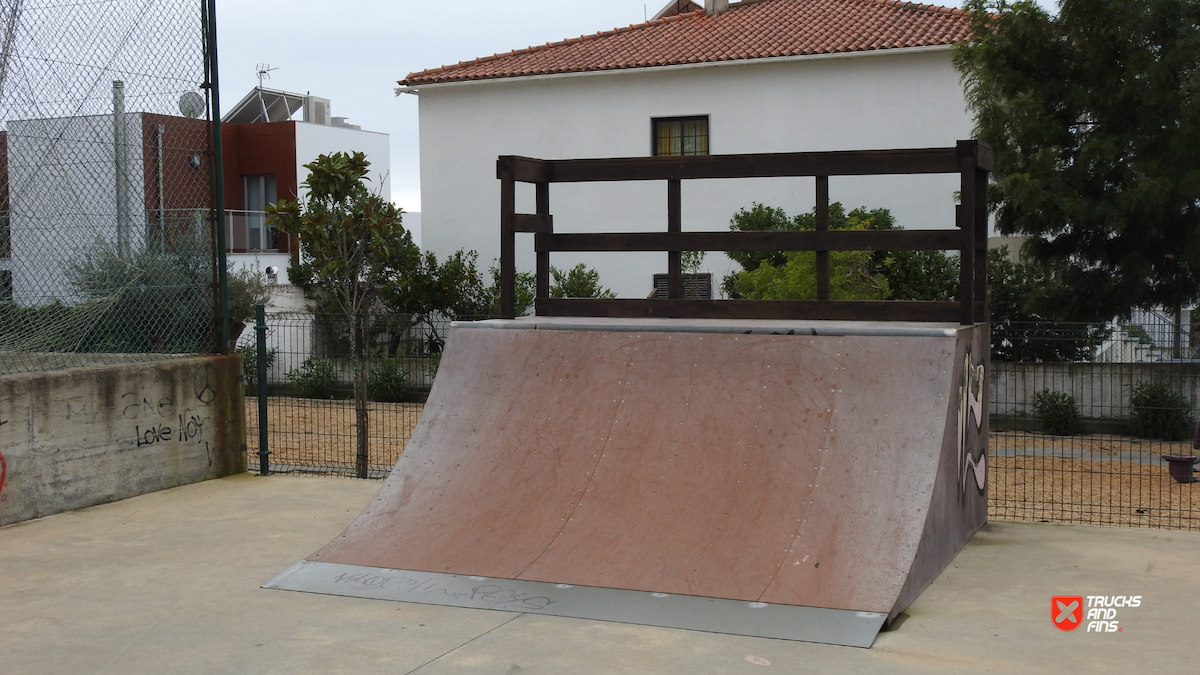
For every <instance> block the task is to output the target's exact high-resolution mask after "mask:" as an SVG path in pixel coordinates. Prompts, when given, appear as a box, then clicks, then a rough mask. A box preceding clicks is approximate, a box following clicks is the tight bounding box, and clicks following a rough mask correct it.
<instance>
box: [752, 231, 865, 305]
mask: <svg viewBox="0 0 1200 675" xmlns="http://www.w3.org/2000/svg"><path fill="white" fill-rule="evenodd" d="M851 229H858V230H861V229H863V227H862V225H861V224H860V225H859V226H857V227H854V228H851ZM783 256H784V260H785V262H784V264H783V265H781V266H776V265H775V264H774V263H772V262H770V261H765V262H763V263H762V264H760V265H759V266H758V267H757V268H756V269H753V270H749V271H743V272H741V273H739V274H738V275H737V279H736V281H735V282H734V290H736V291H737V293H738V295H739V296H740V297H743V298H749V299H752V300H767V299H770V300H812V299H815V298H816V297H817V254H816V252H814V251H788V252H786V253H784V254H783ZM887 295H888V284H887V279H885V278H884V277H883V275H881V274H876V273H875V271H874V269H873V267H872V264H871V252H870V251H832V252H830V254H829V297H830V299H832V300H882V299H884V298H886V297H887Z"/></svg>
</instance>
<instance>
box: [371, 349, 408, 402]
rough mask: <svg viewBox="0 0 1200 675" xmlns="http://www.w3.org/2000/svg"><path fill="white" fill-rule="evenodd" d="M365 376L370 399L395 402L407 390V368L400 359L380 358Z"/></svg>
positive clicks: (402, 397) (400, 398)
mask: <svg viewBox="0 0 1200 675" xmlns="http://www.w3.org/2000/svg"><path fill="white" fill-rule="evenodd" d="M378 363H379V365H377V366H376V367H374V368H372V369H371V372H370V373H369V374H368V376H367V391H368V392H370V396H371V400H372V401H388V402H390V403H397V402H399V401H402V400H404V395H405V394H406V393H407V392H408V369H407V368H405V367H404V365H403V362H402V361H401V359H382V360H380V361H379V362H378Z"/></svg>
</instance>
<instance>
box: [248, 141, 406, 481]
mask: <svg viewBox="0 0 1200 675" xmlns="http://www.w3.org/2000/svg"><path fill="white" fill-rule="evenodd" d="M369 166H370V162H368V161H367V158H366V155H364V154H363V153H361V152H355V153H352V154H347V153H344V152H337V153H334V154H332V155H321V156H319V157H317V159H316V160H314V161H313V162H311V163H309V164H305V165H304V168H306V169H308V170H309V172H310V173H309V176H308V178H307V179H305V181H304V185H305V186H306V187H307V188H308V198H307V200H306V203H305V205H304V206H303V207H302V206H301V205H300V203H299V202H298V201H287V200H280V201H279V202H278V203H275V204H268V205H267V206H266V209H265V210H266V212H267V214H268V222H269V223H270V222H274V223H276V224H277V226H278V228H279V229H280V230H281V231H283V232H286V233H289V234H294V235H297V236H298V237H299V239H300V254H301V256H302V257H303V258H304V259H305V260H306V261H307V264H308V270H309V273H310V274H311V275H312V279H313V280H314V282H315V283H316V284H317V285H318V286H319V287H320V288H321V289H322V290H324V291H325V292H326V293H328V296H329V299H330V300H331V302H332V304H333V305H334V306H335V307H337V309H339V310H340V311H341V312H342V313H344V314H345V315H346V316H348V317H349V318H350V321H351V328H350V357H351V360H352V363H353V368H354V411H355V425H356V427H357V453H356V457H355V465H356V466H355V468H356V472H357V474H358V477H359V478H366V477H367V465H368V461H369V457H370V452H369V445H368V444H369V436H368V414H367V368H366V359H367V344H368V339H367V338H368V320H369V316H368V312H369V310H370V308H371V305H372V303H373V302H374V301H375V300H376V299H377V298H378V296H379V292H380V288H381V287H382V285H383V284H384V283H386V282H387V281H388V280H389V279H391V278H393V277H394V276H395V272H396V270H395V269H394V266H395V265H396V263H397V260H398V259H400V260H403V259H404V257H403V256H398V254H399V253H400V252H401V249H404V250H412V248H414V247H413V245H412V235H411V234H409V233H408V232H407V231H406V230H405V229H404V226H403V224H402V218H403V215H402V214H403V211H401V210H400V209H399V208H397V207H396V206H395V205H393V204H391V203H390V202H388V201H386V200H385V199H383V197H381V196H380V195H378V194H374V193H372V192H371V191H370V190H369V189H368V188H367V185H366V182H365V179H366V175H367V173H368V169H367V167H369Z"/></svg>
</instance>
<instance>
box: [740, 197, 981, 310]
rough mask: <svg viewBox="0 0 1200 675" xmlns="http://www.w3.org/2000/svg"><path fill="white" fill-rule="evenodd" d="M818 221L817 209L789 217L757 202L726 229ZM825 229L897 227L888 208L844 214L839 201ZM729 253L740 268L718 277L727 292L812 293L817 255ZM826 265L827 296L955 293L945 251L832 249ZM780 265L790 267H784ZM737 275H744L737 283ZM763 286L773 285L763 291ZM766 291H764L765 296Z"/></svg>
mask: <svg viewBox="0 0 1200 675" xmlns="http://www.w3.org/2000/svg"><path fill="white" fill-rule="evenodd" d="M816 226H817V220H816V210H815V209H814V210H813V211H810V212H808V213H804V214H800V215H798V216H796V217H795V218H789V217H788V215H787V213H785V212H784V211H783V209H779V208H774V207H770V206H763V205H762V204H757V203H756V204H754V205H753V206H752V207H751V209H750V210H749V211H747V210H746V209H741V210H739V211H738V212H737V213H736V214H734V216H733V218H732V219H731V220H730V224H729V229H731V230H737V231H763V230H767V231H785V230H814V229H816ZM829 228H830V229H831V230H855V229H857V230H895V229H898V228H897V226H896V219H895V218H894V217H893V216H892V214H891V212H890V211H888V210H887V209H872V210H868V209H866V208H862V207H860V208H856V209H854V210H852V211H850V212H849V213H847V212H846V209H845V207H844V206H842V204H841V203H840V202H834V203H832V204H830V205H829ZM729 257H730V258H732V259H733V260H734V261H736V262H737V263H739V264H740V265H741V266H742V269H743V271H742V272H734V273H732V274H730V275H728V276H726V277H725V279H724V281H723V282H722V284H721V285H722V288H723V290H724V291H725V294H726V295H727V296H729V297H732V298H739V297H763V298H767V297H770V298H785V297H791V298H803V297H813V298H815V297H816V256H815V255H814V254H813V253H812V252H807V253H804V254H800V255H793V254H790V253H787V252H784V251H754V252H738V251H731V252H729ZM830 265H831V269H830V295H831V297H833V298H834V299H838V300H849V299H884V298H887V299H893V300H953V299H954V298H955V296H956V295H957V293H958V283H959V281H958V261H957V260H955V259H954V258H952V257H950V256H948V255H946V253H945V252H943V251H876V252H874V253H867V252H851V251H845V252H833V253H831V254H830ZM763 266H767V267H769V271H767V272H763V273H757V272H756V270H758V269H760V268H761V267H763ZM784 268H791V271H790V272H783V269H784ZM785 277H786V279H787V280H785ZM740 279H744V280H743V281H741V283H740V286H739V280H740ZM766 286H773V287H774V288H775V290H772V291H765V290H764V289H765V287H766ZM839 286H840V288H841V290H838V288H839ZM755 287H759V289H758V290H755ZM810 287H811V288H810ZM784 288H787V289H790V290H788V291H787V294H786V295H778V293H781V292H784V291H783V289H784ZM805 289H809V290H805ZM764 292H766V293H767V294H766V295H763V293H764ZM881 292H882V293H883V295H880V293H881Z"/></svg>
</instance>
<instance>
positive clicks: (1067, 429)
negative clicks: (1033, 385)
mask: <svg viewBox="0 0 1200 675" xmlns="http://www.w3.org/2000/svg"><path fill="white" fill-rule="evenodd" d="M1033 414H1034V416H1035V417H1037V419H1038V422H1040V423H1041V425H1042V431H1044V432H1046V433H1048V434H1050V435H1051V436H1074V435H1075V434H1077V433H1079V410H1078V409H1077V408H1076V407H1075V397H1074V396H1071V395H1070V394H1066V393H1063V392H1060V391H1051V390H1049V389H1043V390H1041V391H1039V392H1038V393H1036V394H1034V395H1033Z"/></svg>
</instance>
